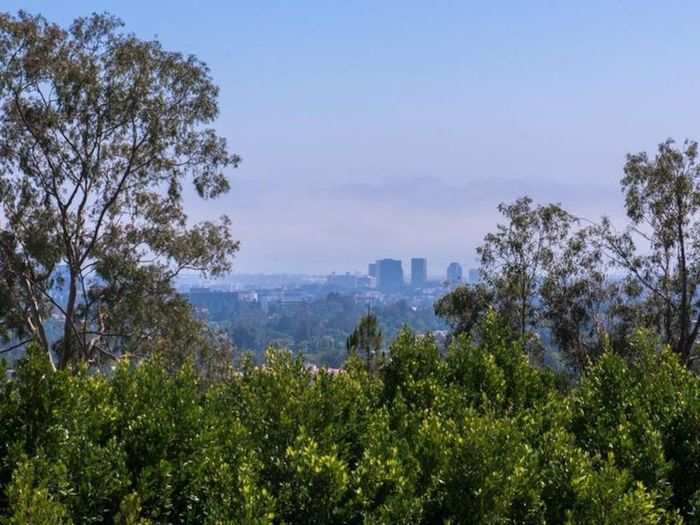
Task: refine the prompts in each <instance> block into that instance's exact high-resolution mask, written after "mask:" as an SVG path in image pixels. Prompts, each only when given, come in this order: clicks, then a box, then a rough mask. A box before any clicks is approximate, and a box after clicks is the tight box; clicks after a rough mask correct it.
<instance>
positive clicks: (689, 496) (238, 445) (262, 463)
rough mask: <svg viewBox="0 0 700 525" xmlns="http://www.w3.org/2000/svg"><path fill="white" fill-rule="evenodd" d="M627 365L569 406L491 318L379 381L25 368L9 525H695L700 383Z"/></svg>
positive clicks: (603, 369) (383, 370) (609, 371)
mask: <svg viewBox="0 0 700 525" xmlns="http://www.w3.org/2000/svg"><path fill="white" fill-rule="evenodd" d="M630 355H631V356H632V357H628V358H624V359H623V358H621V357H618V356H616V355H613V354H611V353H606V354H605V355H603V357H602V358H601V359H600V361H599V362H598V363H597V364H596V365H594V366H592V367H591V368H590V369H589V371H588V372H587V373H586V374H585V375H584V376H583V377H582V378H581V380H580V382H579V384H578V385H577V386H576V387H575V388H573V389H571V390H570V391H568V392H564V391H562V389H561V388H560V387H558V383H557V381H556V378H555V377H553V376H552V374H551V373H549V372H546V371H540V370H537V369H535V368H532V367H530V366H529V365H528V363H527V358H526V357H525V354H524V352H523V350H522V348H520V347H519V346H518V345H517V344H513V343H509V342H508V340H507V339H506V338H504V337H503V336H502V329H501V328H500V327H499V325H498V323H497V322H496V321H495V320H494V319H489V320H488V321H487V323H486V328H485V330H484V335H483V337H482V338H481V343H480V344H479V346H474V345H472V344H471V343H470V342H469V341H468V340H467V339H466V338H455V340H454V341H453V344H452V347H451V348H450V350H449V353H448V355H447V356H446V357H443V356H441V355H440V354H439V352H438V351H437V348H436V346H435V344H434V343H433V341H432V340H431V339H430V338H416V337H415V336H413V335H412V334H410V333H409V332H404V333H402V334H401V335H400V336H399V337H398V338H397V340H396V341H395V342H394V343H393V345H392V347H391V351H390V355H389V356H387V357H386V358H385V360H384V362H383V363H381V364H380V365H379V366H378V367H377V372H376V373H374V374H372V375H368V373H367V372H366V367H365V366H364V365H363V363H360V362H355V361H353V360H351V361H350V362H349V363H348V365H347V367H346V369H345V370H344V371H343V372H341V373H338V374H335V375H331V374H328V373H325V372H320V373H318V374H314V373H312V372H310V371H309V370H307V369H306V368H305V367H304V365H303V363H302V362H301V361H298V360H293V359H292V358H291V357H290V356H289V355H288V354H287V353H284V352H281V351H276V352H270V353H269V354H268V358H267V361H266V364H265V366H264V367H254V366H252V365H244V366H243V367H242V368H240V369H239V370H236V371H235V372H233V371H232V373H231V374H230V376H229V377H228V378H227V379H226V380H222V381H220V382H217V383H211V382H208V383H206V384H205V383H203V382H202V381H201V380H200V378H199V377H198V375H197V374H196V373H195V371H194V370H193V369H192V368H188V367H185V368H183V369H182V370H180V371H179V372H178V373H176V374H172V373H170V372H167V371H166V369H165V368H163V367H161V366H160V365H159V363H158V362H157V360H153V361H148V362H144V363H142V364H141V365H139V366H133V365H129V364H127V363H124V364H121V365H120V366H118V367H117V368H116V369H115V370H114V372H113V373H112V374H109V375H108V376H105V375H98V374H94V373H91V372H89V371H88V370H81V371H78V372H77V373H73V374H69V373H68V372H53V371H51V370H50V368H49V367H48V365H47V364H46V360H45V358H44V357H43V355H38V354H37V355H32V354H30V355H29V357H28V358H27V359H26V360H25V361H24V362H22V363H21V365H20V366H19V367H18V369H17V371H16V376H15V377H14V378H13V379H2V380H0V381H2V383H0V485H1V488H2V496H1V497H0V516H2V517H1V518H0V522H1V523H6V524H20V523H22V524H25V523H32V524H59V523H119V524H142V525H143V524H149V523H150V524H156V523H244V524H253V523H316V524H327V523H376V524H380V523H406V524H413V523H431V524H432V523H467V524H469V523H474V524H476V523H526V524H543V523H571V524H599V523H610V524H618V523H619V524H625V525H630V524H664V523H683V522H685V523H698V521H697V519H698V518H697V516H696V514H697V510H698V509H697V508H696V505H697V504H698V503H700V467H699V465H700V380H698V378H697V377H696V376H695V375H693V374H692V373H690V372H688V371H687V370H686V368H685V367H683V366H681V365H680V364H679V363H678V360H677V358H676V356H675V355H674V354H672V353H671V352H670V351H667V350H659V349H658V347H657V345H656V344H655V343H654V340H653V338H652V337H651V336H649V335H643V334H640V335H639V336H638V337H637V338H636V340H635V342H634V346H633V348H632V351H631V352H630ZM5 376H6V374H5V373H3V374H2V375H0V377H3V378H4V377H5Z"/></svg>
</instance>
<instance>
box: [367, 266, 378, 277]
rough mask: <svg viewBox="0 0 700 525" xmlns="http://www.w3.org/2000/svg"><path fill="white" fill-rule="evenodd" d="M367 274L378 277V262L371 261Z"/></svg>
mask: <svg viewBox="0 0 700 525" xmlns="http://www.w3.org/2000/svg"><path fill="white" fill-rule="evenodd" d="M367 275H369V276H370V277H374V278H375V279H376V278H377V263H369V266H368V267H367Z"/></svg>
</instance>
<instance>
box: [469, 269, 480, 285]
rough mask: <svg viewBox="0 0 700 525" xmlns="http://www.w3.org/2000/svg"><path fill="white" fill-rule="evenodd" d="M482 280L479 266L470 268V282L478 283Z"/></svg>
mask: <svg viewBox="0 0 700 525" xmlns="http://www.w3.org/2000/svg"><path fill="white" fill-rule="evenodd" d="M480 280H481V272H480V271H479V269H478V268H472V269H470V270H469V284H478V282H479V281H480Z"/></svg>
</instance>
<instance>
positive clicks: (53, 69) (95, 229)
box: [0, 12, 240, 368]
mask: <svg viewBox="0 0 700 525" xmlns="http://www.w3.org/2000/svg"><path fill="white" fill-rule="evenodd" d="M217 98H218V88H217V86H216V85H215V84H214V82H213V81H212V78H211V75H210V73H209V70H208V68H207V66H206V65H205V64H204V63H203V62H201V61H200V60H198V59H197V58H196V57H194V56H187V55H183V54H181V53H177V52H171V51H167V50H165V49H163V48H162V46H161V44H160V43H159V42H157V41H146V40H141V39H139V38H137V37H135V36H134V35H132V34H129V33H126V32H125V31H124V30H123V24H122V22H121V21H120V20H118V19H117V18H115V17H113V16H110V15H107V14H93V15H92V16H90V17H87V18H79V19H77V20H75V21H74V22H73V23H72V24H71V25H70V26H69V27H67V28H62V27H59V26H57V25H55V24H52V23H49V22H47V21H46V20H45V19H44V18H42V17H40V16H32V15H29V14H27V13H24V12H20V13H19V14H17V15H10V14H0V108H1V109H0V221H1V222H0V252H1V254H0V256H1V258H0V274H1V275H0V277H1V278H0V282H1V283H2V284H0V301H1V304H0V315H1V316H2V320H1V321H0V330H4V331H5V332H9V333H12V334H15V335H17V334H23V335H26V336H28V337H31V338H33V339H35V340H36V341H37V342H39V343H40V344H41V345H42V346H43V348H44V350H45V351H46V353H47V354H48V355H49V357H50V358H51V359H52V360H53V358H54V357H56V358H57V361H56V362H55V366H57V367H59V368H64V367H67V366H69V365H71V364H72V363H74V362H76V361H81V360H95V359H99V358H101V357H105V356H111V355H114V354H115V353H118V352H122V351H124V350H125V349H134V348H137V347H142V348H148V347H149V346H153V345H156V346H157V345H159V344H163V340H162V339H163V337H165V336H166V335H167V332H168V331H169V330H170V329H171V328H173V325H174V324H177V323H178V322H179V321H178V319H180V321H181V320H182V318H181V315H186V312H187V309H186V308H184V305H183V304H181V302H180V300H179V299H178V298H177V296H176V294H175V293H174V290H173V285H172V284H173V279H174V278H175V277H176V276H177V275H178V274H179V273H180V272H182V271H184V270H193V271H198V272H201V273H202V274H204V275H217V274H220V273H222V272H225V271H227V270H228V269H229V268H230V265H231V262H232V257H233V255H234V253H235V252H236V250H237V249H238V243H237V242H236V241H235V240H234V239H233V238H232V236H231V232H230V221H229V219H228V218H226V217H222V218H221V219H220V220H218V221H215V222H203V223H199V224H195V225H191V224H190V222H189V220H188V217H187V214H186V213H185V210H184V205H183V191H184V186H185V184H190V183H192V184H193V185H194V188H195V189H196V192H197V194H198V195H199V197H201V198H203V199H211V198H215V197H217V196H219V195H221V194H223V193H225V192H226V191H227V190H228V189H229V182H228V180H227V177H226V174H225V171H226V169H227V168H229V167H235V166H236V165H237V164H238V163H239V160H240V159H239V157H238V156H236V155H234V154H231V153H230V152H229V150H228V148H227V145H226V141H225V140H224V139H223V138H222V137H221V136H219V135H218V134H217V133H216V131H215V130H214V129H212V128H211V127H210V126H211V124H212V122H213V121H214V120H215V118H216V117H217V114H218V104H217ZM57 288H62V289H63V290H65V300H63V301H60V300H58V299H56V294H55V293H54V291H55V290H56V289H57ZM171 313H172V314H173V315H175V318H171V317H169V315H170V314H171ZM179 316H180V317H179ZM50 317H53V318H55V319H58V320H59V321H60V323H61V327H62V328H61V336H60V340H59V341H58V342H57V343H55V344H54V345H51V344H50V341H49V338H48V337H47V335H46V333H45V331H44V326H45V325H46V321H47V319H49V318H50ZM168 325H169V326H168ZM52 346H53V351H52V349H51V347H52Z"/></svg>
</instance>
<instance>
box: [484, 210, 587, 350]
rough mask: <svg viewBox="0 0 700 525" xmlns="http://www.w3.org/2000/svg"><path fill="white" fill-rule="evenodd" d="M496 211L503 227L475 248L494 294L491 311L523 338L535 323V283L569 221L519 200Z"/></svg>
mask: <svg viewBox="0 0 700 525" xmlns="http://www.w3.org/2000/svg"><path fill="white" fill-rule="evenodd" d="M498 210H499V211H500V212H501V213H502V214H503V216H504V217H505V219H506V221H507V223H506V224H499V225H498V226H497V230H496V232H494V233H489V234H488V235H486V237H485V238H484V244H483V245H482V246H480V247H479V248H478V249H477V252H478V254H479V256H480V258H481V274H482V278H483V281H484V283H485V284H486V285H487V286H490V287H491V288H492V289H493V291H494V301H495V305H496V307H497V308H496V309H497V311H499V312H502V314H504V315H507V318H508V319H510V321H511V323H512V326H513V329H514V330H515V332H516V333H517V334H519V335H520V337H522V338H525V337H526V336H527V334H528V332H529V331H530V328H531V327H532V326H533V325H534V324H536V323H537V321H538V319H539V314H540V310H539V308H538V305H537V303H536V298H537V290H538V279H540V278H541V276H542V273H543V272H544V271H545V269H546V268H547V266H548V265H549V264H550V263H551V262H552V260H553V259H554V257H555V255H556V253H557V250H558V249H559V248H560V245H561V243H562V242H563V241H564V239H566V237H567V235H568V233H569V230H570V228H571V225H572V223H573V221H574V219H573V217H572V216H571V215H569V214H568V213H567V212H565V211H564V210H563V209H562V208H561V207H560V206H558V205H556V204H549V205H546V206H542V205H537V206H535V205H533V202H532V199H530V198H529V197H522V198H520V199H518V200H517V201H515V202H514V203H512V204H500V205H499V206H498Z"/></svg>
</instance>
